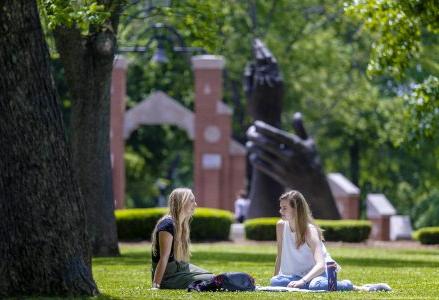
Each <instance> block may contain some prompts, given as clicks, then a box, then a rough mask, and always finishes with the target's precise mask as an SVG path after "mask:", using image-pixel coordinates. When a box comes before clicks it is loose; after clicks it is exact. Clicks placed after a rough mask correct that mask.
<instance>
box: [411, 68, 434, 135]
mask: <svg viewBox="0 0 439 300" xmlns="http://www.w3.org/2000/svg"><path fill="white" fill-rule="evenodd" d="M404 99H405V100H406V101H407V103H408V111H407V114H408V115H409V120H412V124H413V126H414V127H413V130H412V132H413V133H414V135H415V138H420V137H422V136H424V137H427V138H433V137H435V136H436V135H437V133H438V132H437V131H438V127H437V124H438V123H439V78H437V77H435V76H429V77H428V78H427V79H426V80H424V81H423V82H422V83H421V84H418V85H416V86H415V87H414V88H413V90H412V91H411V93H409V94H407V95H405V96H404ZM413 120H414V121H415V122H413Z"/></svg>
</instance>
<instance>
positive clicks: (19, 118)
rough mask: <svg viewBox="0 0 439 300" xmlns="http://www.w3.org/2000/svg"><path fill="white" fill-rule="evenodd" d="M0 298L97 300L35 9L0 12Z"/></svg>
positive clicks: (15, 5)
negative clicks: (80, 299)
mask: <svg viewBox="0 0 439 300" xmlns="http://www.w3.org/2000/svg"><path fill="white" fill-rule="evenodd" d="M0 74H1V76H0V145H1V147H0V170H1V171H0V237H1V239H0V298H1V297H3V296H19V295H35V294H37V295H95V294H97V293H98V290H97V287H96V285H95V283H94V281H93V278H92V275H91V264H90V261H91V260H90V253H89V250H88V249H89V248H88V243H87V233H86V216H85V207H84V202H83V199H82V197H81V194H80V191H79V187H78V184H77V182H76V180H75V178H74V174H73V171H72V165H71V161H70V154H69V149H68V147H67V142H66V139H65V132H64V126H63V123H62V118H61V111H60V108H59V103H58V99H57V95H56V90H55V86H54V83H53V78H52V76H51V73H50V66H49V55H48V49H47V46H46V44H45V42H44V39H43V33H42V29H41V25H40V21H39V16H38V11H37V6H36V3H35V2H34V1H24V0H7V1H2V2H1V5H0Z"/></svg>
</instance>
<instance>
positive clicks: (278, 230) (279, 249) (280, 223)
mask: <svg viewBox="0 0 439 300" xmlns="http://www.w3.org/2000/svg"><path fill="white" fill-rule="evenodd" d="M283 233H284V224H283V221H282V220H280V221H278V222H277V224H276V242H277V255H276V264H275V267H274V276H276V275H278V274H279V269H280V261H281V258H282V238H283Z"/></svg>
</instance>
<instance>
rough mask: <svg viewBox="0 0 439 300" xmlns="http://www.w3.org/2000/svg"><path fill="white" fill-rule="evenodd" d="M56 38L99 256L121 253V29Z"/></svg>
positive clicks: (71, 31)
mask: <svg viewBox="0 0 439 300" xmlns="http://www.w3.org/2000/svg"><path fill="white" fill-rule="evenodd" d="M113 15H114V14H113ZM115 18H117V19H118V14H116V16H115ZM111 20H113V21H114V18H113V19H110V20H109V21H108V22H109V24H108V26H107V28H114V27H113V26H115V27H117V22H116V23H115V24H112V23H111V22H110V21H111ZM55 41H56V46H57V49H58V51H59V53H60V58H61V61H62V63H63V66H64V69H65V75H66V79H67V83H68V86H69V90H70V92H71V94H72V98H73V99H72V100H73V101H72V115H71V126H70V128H71V145H72V152H73V163H74V165H75V169H76V172H77V176H78V178H79V184H80V187H81V192H82V194H83V196H84V199H85V203H86V211H87V218H88V220H89V226H88V234H89V238H90V243H91V247H92V251H93V255H95V256H116V255H119V247H118V240H117V229H116V220H115V217H114V197H113V190H112V171H111V158H110V87H111V86H110V85H111V72H112V69H113V59H114V53H115V49H116V33H115V32H114V31H112V30H108V29H106V30H103V31H99V32H94V33H93V32H92V33H90V34H89V35H87V36H82V35H81V33H80V31H79V30H78V29H77V28H65V27H62V26H59V27H58V28H57V29H56V30H55Z"/></svg>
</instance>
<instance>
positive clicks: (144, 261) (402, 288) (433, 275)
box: [93, 243, 439, 299]
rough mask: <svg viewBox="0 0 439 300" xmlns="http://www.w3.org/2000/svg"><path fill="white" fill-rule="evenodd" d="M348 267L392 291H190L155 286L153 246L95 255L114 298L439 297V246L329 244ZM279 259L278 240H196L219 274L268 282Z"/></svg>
mask: <svg viewBox="0 0 439 300" xmlns="http://www.w3.org/2000/svg"><path fill="white" fill-rule="evenodd" d="M328 250H329V251H330V253H331V255H332V257H333V258H335V259H336V260H337V261H338V262H339V264H341V266H342V271H341V272H340V273H339V274H338V276H339V279H350V280H351V281H352V282H353V283H354V284H356V285H360V284H365V283H374V282H387V283H388V284H389V285H390V286H391V287H392V288H393V289H394V291H392V292H375V293H365V292H334V293H313V294H305V293H268V292H258V293H256V292H251V293H188V292H186V291H183V290H179V291H176V290H158V291H151V290H149V288H150V286H151V273H150V268H151V264H150V261H151V257H150V245H149V244H137V245H126V244H125V245H122V246H121V252H122V255H121V257H118V258H95V259H94V260H93V275H94V278H95V280H96V282H97V284H98V287H99V289H100V291H101V293H102V295H101V296H100V297H98V298H102V299H104V298H107V299H109V298H111V299H127V298H131V299H133V298H136V299H206V298H208V299H230V298H231V299H255V298H259V299H267V298H271V299H292V298H295V299H377V298H383V299H429V298H430V299H431V298H437V297H439V285H438V284H437V282H439V248H428V249H424V248H423V249H383V248H367V247H366V246H365V247H358V246H355V247H352V246H340V245H338V244H333V245H329V247H328ZM274 260H275V245H274V243H261V244H252V245H238V244H231V243H217V244H216V243H213V244H195V245H193V246H192V259H191V262H192V263H194V264H196V265H199V266H200V267H202V268H204V269H207V270H210V271H211V272H213V273H222V272H227V271H242V272H247V273H249V274H251V275H252V276H253V277H254V278H255V279H256V283H257V284H258V285H268V283H269V279H270V277H271V276H272V273H273V268H274Z"/></svg>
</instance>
